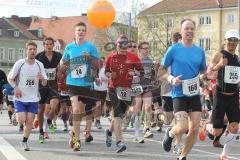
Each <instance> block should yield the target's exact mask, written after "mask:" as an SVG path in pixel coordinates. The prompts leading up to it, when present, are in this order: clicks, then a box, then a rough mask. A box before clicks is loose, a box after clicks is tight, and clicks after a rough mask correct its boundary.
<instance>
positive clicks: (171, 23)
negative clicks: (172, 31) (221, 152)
mask: <svg viewBox="0 0 240 160" xmlns="http://www.w3.org/2000/svg"><path fill="white" fill-rule="evenodd" d="M172 26H173V20H172V19H167V27H172Z"/></svg>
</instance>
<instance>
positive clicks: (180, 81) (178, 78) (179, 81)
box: [172, 75, 182, 86]
mask: <svg viewBox="0 0 240 160" xmlns="http://www.w3.org/2000/svg"><path fill="white" fill-rule="evenodd" d="M181 77H182V75H179V76H177V77H175V78H173V80H172V84H173V85H175V86H178V85H180V84H181V83H182V80H181V79H180V78H181Z"/></svg>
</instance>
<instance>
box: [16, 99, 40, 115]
mask: <svg viewBox="0 0 240 160" xmlns="http://www.w3.org/2000/svg"><path fill="white" fill-rule="evenodd" d="M14 107H15V112H16V113H18V112H30V113H34V114H37V113H38V102H21V101H16V100H15V101H14Z"/></svg>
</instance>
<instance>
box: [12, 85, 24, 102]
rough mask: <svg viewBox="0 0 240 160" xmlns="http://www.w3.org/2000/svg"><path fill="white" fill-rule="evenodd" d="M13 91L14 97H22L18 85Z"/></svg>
mask: <svg viewBox="0 0 240 160" xmlns="http://www.w3.org/2000/svg"><path fill="white" fill-rule="evenodd" d="M13 92H14V95H15V97H17V98H18V99H19V98H21V97H22V92H21V90H20V89H19V88H18V87H15V88H14V90H13Z"/></svg>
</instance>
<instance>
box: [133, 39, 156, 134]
mask: <svg viewBox="0 0 240 160" xmlns="http://www.w3.org/2000/svg"><path fill="white" fill-rule="evenodd" d="M138 50H139V52H140V54H141V62H142V65H143V68H144V75H143V77H141V78H140V83H139V84H140V86H141V87H142V90H143V93H142V94H140V95H138V96H136V97H135V101H136V102H135V103H136V105H135V107H139V111H138V113H137V114H135V128H137V125H138V129H136V130H135V131H137V132H139V129H140V126H141V122H139V119H140V115H141V110H142V108H143V111H144V138H152V137H153V133H152V132H151V130H150V128H151V113H152V91H151V90H152V88H153V86H152V84H153V80H154V75H153V71H154V67H153V66H154V64H153V61H152V59H151V58H150V57H149V43H148V42H141V43H140V44H139V45H138ZM135 110H136V109H135ZM136 119H137V120H136ZM135 135H136V136H137V137H136V138H138V137H139V133H136V132H135Z"/></svg>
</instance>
